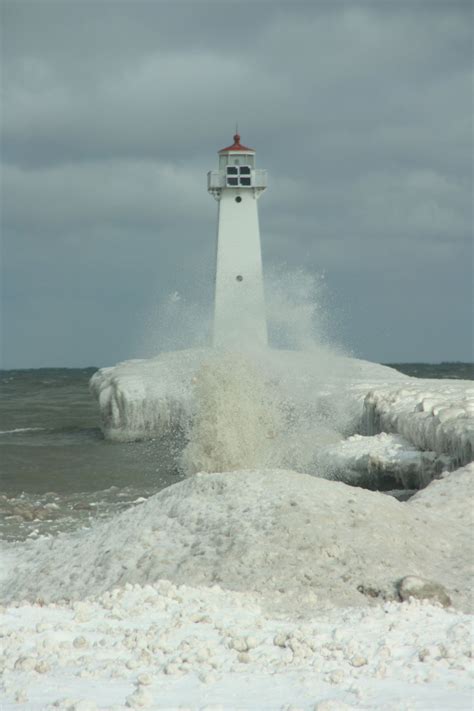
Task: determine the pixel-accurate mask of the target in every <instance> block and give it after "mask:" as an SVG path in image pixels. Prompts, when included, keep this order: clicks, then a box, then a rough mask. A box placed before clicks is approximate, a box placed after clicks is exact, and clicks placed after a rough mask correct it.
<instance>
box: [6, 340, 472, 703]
mask: <svg viewBox="0 0 474 711" xmlns="http://www.w3.org/2000/svg"><path fill="white" fill-rule="evenodd" d="M262 372H263V373H264V376H265V377H263V378H262V377H261V373H262ZM91 387H92V389H93V392H94V393H95V394H96V396H97V398H98V400H99V403H100V407H101V413H102V418H103V428H104V433H105V435H106V436H107V437H108V438H110V439H115V440H133V439H141V438H153V437H156V436H159V435H160V434H164V435H170V433H174V434H176V433H177V434H178V436H181V435H184V436H183V437H182V440H183V441H184V442H185V443H186V442H187V444H186V446H185V448H184V453H183V454H182V459H181V462H182V465H183V466H184V467H187V473H188V474H191V473H193V474H194V475H193V476H188V477H187V478H185V479H184V480H183V481H181V482H178V483H176V484H174V485H172V486H170V487H168V488H167V489H165V490H163V491H161V492H159V493H158V494H156V495H154V496H152V497H151V498H150V499H148V500H147V501H143V502H141V503H138V504H137V505H135V506H134V507H132V508H130V509H128V510H126V511H124V512H122V513H120V514H118V515H116V516H114V517H113V518H111V519H110V520H108V521H102V522H96V523H95V524H94V525H93V526H92V528H90V529H88V530H84V529H83V530H81V531H76V532H75V533H74V534H66V533H63V534H60V535H58V536H56V537H54V538H40V539H37V540H29V541H27V542H24V543H17V544H8V545H6V544H3V546H2V563H3V566H2V571H1V575H0V603H3V607H1V606H0V626H1V629H2V635H3V636H2V638H1V642H2V645H3V646H2V651H1V652H0V663H1V664H2V667H3V675H2V685H1V687H0V706H1V708H2V709H5V711H13V709H25V710H28V711H40V710H41V711H56V710H57V709H59V710H63V711H66V710H67V711H96V710H100V711H106V710H107V711H127V709H131V708H132V709H140V708H144V709H152V710H153V709H156V710H158V709H161V710H163V711H164V710H166V711H171V710H172V709H175V710H177V709H181V711H185V710H186V709H187V710H188V711H189V710H191V711H195V710H197V709H199V710H200V711H218V710H219V711H222V710H225V711H227V710H229V711H243V710H245V711H265V710H268V711H270V710H272V711H277V710H278V711H296V710H300V709H301V710H303V711H351V710H355V709H361V710H362V709H364V710H365V711H379V710H380V709H381V708H384V709H386V710H387V711H426V710H427V709H430V711H431V710H433V711H434V710H435V709H436V710H437V709H440V710H441V709H443V711H444V710H445V709H446V710H448V709H449V710H457V711H465V710H466V709H467V708H469V705H470V703H471V701H472V657H473V645H472V614H471V613H472V602H473V601H472V578H473V576H472V561H473V539H472V523H473V520H472V489H473V486H474V464H472V463H466V465H465V466H463V467H460V468H459V464H460V462H465V461H466V460H469V457H471V458H472V449H470V447H471V448H472V422H473V410H472V404H471V400H470V399H469V398H470V397H471V392H470V390H469V388H470V387H472V384H471V383H465V382H462V381H445V380H444V381H433V380H429V381H424V380H416V379H414V378H407V377H406V376H403V375H401V374H399V373H397V372H396V371H393V370H391V369H390V368H386V367H384V366H378V365H376V364H371V363H366V362H364V361H358V360H355V359H348V358H340V357H333V356H332V355H331V354H325V353H324V352H318V353H316V354H313V356H311V355H308V354H295V353H290V352H280V353H276V354H275V353H274V354H272V355H271V357H270V358H268V357H266V358H265V362H264V364H263V367H262V368H259V364H258V359H257V360H256V361H255V362H254V363H253V364H252V365H251V366H249V363H248V362H247V361H245V360H242V359H240V360H239V359H236V360H235V359H234V360H232V359H231V360H229V359H228V358H227V357H224V358H222V357H220V356H219V357H218V358H217V360H216V356H215V354H210V353H209V352H208V351H205V350H202V351H182V352H178V353H174V354H163V355H162V356H160V357H159V358H157V359H154V360H153V361H129V362H126V363H123V364H119V365H118V366H116V367H115V368H109V369H103V370H102V371H99V372H98V373H97V374H96V375H95V376H94V377H93V379H92V383H91ZM364 423H365V424H364ZM358 428H359V429H360V431H357V429H358ZM182 445H183V442H181V446H182ZM293 463H294V464H295V466H294V467H293V466H292V465H293ZM282 464H283V465H284V466H281V465H282ZM226 465H229V466H228V467H227V468H226ZM213 466H215V467H216V468H215V469H212V467H213ZM456 467H458V468H456ZM200 469H203V470H204V471H202V472H201V473H199V470H200ZM291 469H297V471H292V470H291ZM306 471H308V472H309V473H305V472H306ZM387 473H389V474H390V475H392V476H395V478H396V479H397V480H398V481H399V482H400V483H401V484H402V485H404V486H414V487H415V488H416V487H418V486H424V487H425V488H423V489H422V490H421V491H418V492H417V493H416V494H415V495H414V496H412V497H411V498H410V499H409V500H408V501H399V500H397V499H396V498H393V497H390V496H387V495H385V494H383V493H380V492H378V491H368V490H365V489H361V488H358V487H354V486H349V485H348V483H360V478H361V477H363V476H367V475H369V476H375V475H385V474H387ZM310 474H311V475H310ZM342 475H343V476H344V477H345V480H346V481H347V482H348V483H344V482H342V481H335V480H334V479H337V478H338V477H339V478H341V476H342ZM434 476H435V477H436V478H435V479H434V480H432V479H433V477H434Z"/></svg>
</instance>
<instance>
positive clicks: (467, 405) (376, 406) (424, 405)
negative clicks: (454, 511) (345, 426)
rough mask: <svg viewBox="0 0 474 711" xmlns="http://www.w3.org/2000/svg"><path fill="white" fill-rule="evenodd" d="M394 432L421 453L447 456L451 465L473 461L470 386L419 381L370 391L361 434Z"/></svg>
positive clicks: (473, 389) (473, 410)
mask: <svg viewBox="0 0 474 711" xmlns="http://www.w3.org/2000/svg"><path fill="white" fill-rule="evenodd" d="M380 432H392V433H398V434H400V435H402V436H403V437H405V438H406V439H407V440H408V441H409V442H411V443H412V444H414V445H415V446H416V447H418V448H419V449H421V450H431V451H434V452H436V453H437V454H438V455H448V456H449V457H450V458H451V459H452V461H453V466H454V467H458V466H463V465H465V464H468V463H469V462H471V461H472V460H473V452H474V387H473V385H472V382H471V381H469V380H437V381H436V380H435V381H433V380H420V381H414V383H413V385H412V384H410V385H409V386H405V387H403V388H400V387H394V386H392V385H391V386H388V387H383V388H377V389H373V390H371V391H370V392H369V393H368V394H367V395H366V397H365V400H364V434H367V435H375V434H378V433H380Z"/></svg>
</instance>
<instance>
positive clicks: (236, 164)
mask: <svg viewBox="0 0 474 711" xmlns="http://www.w3.org/2000/svg"><path fill="white" fill-rule="evenodd" d="M225 188H231V189H232V188H233V189H237V190H239V189H241V188H244V189H249V188H250V189H252V188H253V189H254V192H255V193H257V192H261V191H262V190H265V188H266V171H265V170H256V169H255V151H254V149H253V148H248V147H247V146H244V145H242V144H241V142H240V135H239V134H238V133H236V134H235V135H234V142H233V144H232V145H230V146H227V147H226V148H222V149H221V150H220V151H219V170H212V171H210V172H209V173H208V190H209V192H210V193H211V194H212V195H214V197H215V198H216V199H217V200H218V199H219V198H220V195H221V191H222V190H223V189H225Z"/></svg>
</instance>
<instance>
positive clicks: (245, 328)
mask: <svg viewBox="0 0 474 711" xmlns="http://www.w3.org/2000/svg"><path fill="white" fill-rule="evenodd" d="M207 185H208V192H209V193H210V194H211V195H212V196H213V197H214V198H215V199H216V200H217V203H218V211H217V249H216V277H215V293H214V327H213V345H214V347H216V348H224V349H227V350H248V349H253V348H263V347H265V346H266V345H267V323H266V317H265V300H264V292H263V274H262V253H261V248H260V230H259V223H258V210H257V201H258V199H259V197H260V195H261V194H262V192H263V191H264V190H265V188H266V187H267V172H266V170H257V169H256V167H255V150H254V149H253V148H247V147H246V146H243V145H242V144H241V142H240V136H239V134H238V133H236V134H235V136H234V142H233V144H232V145H231V146H227V148H222V150H220V151H219V168H218V170H211V171H210V172H209V173H208V176H207Z"/></svg>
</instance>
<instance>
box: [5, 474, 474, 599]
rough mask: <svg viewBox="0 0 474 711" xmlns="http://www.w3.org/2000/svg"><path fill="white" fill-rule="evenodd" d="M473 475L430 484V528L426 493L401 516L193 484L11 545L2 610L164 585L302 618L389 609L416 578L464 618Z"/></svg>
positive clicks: (292, 488) (282, 491) (246, 481)
mask: <svg viewBox="0 0 474 711" xmlns="http://www.w3.org/2000/svg"><path fill="white" fill-rule="evenodd" d="M473 472H474V468H473V466H471V467H470V468H466V470H465V472H461V473H459V472H458V473H457V478H456V481H457V482H458V486H456V487H454V486H452V485H451V484H450V483H448V482H449V478H448V479H441V480H440V481H437V482H435V483H436V487H434V490H435V492H436V497H437V499H436V500H438V499H439V497H440V492H444V493H445V499H444V504H443V507H442V509H441V513H442V517H441V519H440V507H439V506H438V505H436V506H433V505H431V503H432V501H431V498H430V497H431V493H430V492H431V491H432V487H433V484H432V485H430V486H429V487H428V488H427V489H426V490H425V492H424V496H423V497H419V498H417V499H416V500H415V502H414V503H413V504H411V503H410V502H408V503H400V502H398V501H396V500H395V499H394V498H392V497H388V496H385V495H383V494H380V493H378V492H371V491H366V490H363V489H357V488H354V487H349V486H347V485H345V484H343V483H340V482H333V481H327V480H324V479H319V478H316V477H312V476H308V475H304V474H299V473H296V472H288V471H279V470H267V471H238V472H231V473H223V474H197V475H196V476H194V477H191V478H189V479H186V480H184V481H182V482H180V483H177V484H175V485H173V486H171V487H169V488H167V489H165V490H164V491H161V492H160V493H159V494H157V495H155V496H153V497H152V498H150V499H149V500H148V501H146V502H145V503H143V504H141V505H139V506H137V507H135V508H133V509H130V510H128V511H125V512H123V513H121V514H120V515H117V516H116V517H114V518H113V519H112V520H110V521H108V522H106V523H97V524H96V525H95V526H94V527H93V528H92V529H91V530H88V531H82V532H77V533H75V534H74V535H66V534H64V535H60V536H57V537H56V538H54V539H46V540H37V541H29V542H26V543H24V544H21V545H18V546H17V547H16V548H14V550H15V551H16V552H17V556H16V559H15V562H14V566H13V565H12V562H11V563H10V565H11V567H10V571H9V572H10V574H9V576H8V578H7V579H6V580H3V581H2V583H1V586H0V595H1V599H3V600H6V601H11V600H15V599H16V600H18V599H22V598H24V599H27V600H37V599H41V600H44V601H46V602H50V601H54V600H59V599H64V598H66V599H72V600H80V599H83V598H85V597H87V596H90V595H98V594H102V593H104V592H106V591H109V590H112V589H113V588H115V587H117V586H123V585H125V584H127V583H139V584H140V585H146V584H148V583H155V582H157V581H158V580H160V579H167V580H171V581H172V582H174V583H176V584H183V583H186V584H191V585H213V584H219V585H221V586H222V587H224V588H226V589H229V590H238V591H252V592H258V593H261V594H262V595H263V596H264V597H265V599H266V604H267V605H268V606H269V608H271V609H273V608H278V609H280V608H281V609H285V610H293V611H295V610H297V611H298V612H300V613H301V612H302V611H303V610H304V609H305V608H306V609H307V610H314V609H315V607H316V606H317V607H318V608H319V609H323V608H324V607H330V606H332V605H339V606H344V605H365V604H367V603H370V604H372V603H374V601H375V602H381V601H382V600H384V599H385V600H387V599H398V593H397V585H398V582H399V580H400V579H401V578H403V577H405V576H408V575H415V576H419V577H422V578H427V579H429V580H434V581H435V582H437V583H440V584H442V585H444V586H445V588H446V589H447V592H448V594H449V595H450V596H451V598H452V600H453V603H454V604H455V605H456V606H458V607H460V608H462V609H467V608H468V607H469V604H470V595H469V589H470V588H469V586H470V579H469V577H468V573H467V572H466V568H465V566H466V565H467V561H468V560H469V559H470V558H469V556H470V555H471V552H472V535H471V530H470V515H471V509H470V506H471V504H472V501H471V500H470V494H471V493H472V486H473V482H474V479H473V478H472V474H473ZM8 560H9V559H8V558H7V562H8Z"/></svg>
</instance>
